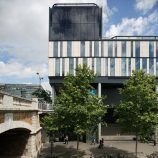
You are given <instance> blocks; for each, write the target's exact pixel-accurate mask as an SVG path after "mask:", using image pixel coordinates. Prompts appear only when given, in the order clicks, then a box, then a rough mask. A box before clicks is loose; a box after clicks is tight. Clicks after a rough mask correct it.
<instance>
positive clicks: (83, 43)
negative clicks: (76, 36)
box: [80, 41, 85, 57]
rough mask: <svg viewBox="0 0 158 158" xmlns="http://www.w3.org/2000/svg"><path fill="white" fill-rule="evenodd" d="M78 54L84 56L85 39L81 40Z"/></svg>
mask: <svg viewBox="0 0 158 158" xmlns="http://www.w3.org/2000/svg"><path fill="white" fill-rule="evenodd" d="M80 50H81V52H80V54H81V57H84V56H85V41H81V45H80Z"/></svg>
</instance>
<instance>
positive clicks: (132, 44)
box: [131, 41, 133, 57]
mask: <svg viewBox="0 0 158 158" xmlns="http://www.w3.org/2000/svg"><path fill="white" fill-rule="evenodd" d="M131 57H133V41H131Z"/></svg>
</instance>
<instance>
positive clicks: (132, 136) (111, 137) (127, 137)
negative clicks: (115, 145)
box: [101, 135, 135, 140]
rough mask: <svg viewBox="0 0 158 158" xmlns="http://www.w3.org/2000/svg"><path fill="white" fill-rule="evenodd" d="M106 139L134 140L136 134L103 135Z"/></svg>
mask: <svg viewBox="0 0 158 158" xmlns="http://www.w3.org/2000/svg"><path fill="white" fill-rule="evenodd" d="M101 137H102V138H103V139H104V140H133V138H134V137H135V136H134V135H125V136H101Z"/></svg>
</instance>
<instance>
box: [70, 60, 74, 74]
mask: <svg viewBox="0 0 158 158" xmlns="http://www.w3.org/2000/svg"><path fill="white" fill-rule="evenodd" d="M73 66H74V59H73V58H70V59H69V73H70V74H73V71H74V67H73Z"/></svg>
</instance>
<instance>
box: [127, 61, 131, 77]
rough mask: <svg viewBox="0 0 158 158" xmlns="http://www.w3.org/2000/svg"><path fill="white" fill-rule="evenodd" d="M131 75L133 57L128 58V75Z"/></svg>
mask: <svg viewBox="0 0 158 158" xmlns="http://www.w3.org/2000/svg"><path fill="white" fill-rule="evenodd" d="M130 75H131V58H129V59H128V76H130Z"/></svg>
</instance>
